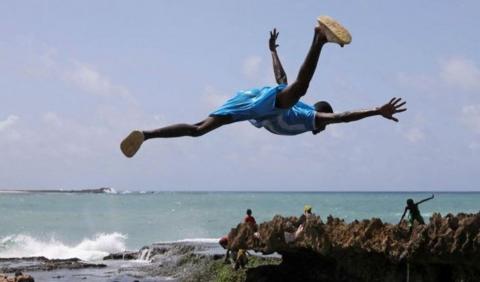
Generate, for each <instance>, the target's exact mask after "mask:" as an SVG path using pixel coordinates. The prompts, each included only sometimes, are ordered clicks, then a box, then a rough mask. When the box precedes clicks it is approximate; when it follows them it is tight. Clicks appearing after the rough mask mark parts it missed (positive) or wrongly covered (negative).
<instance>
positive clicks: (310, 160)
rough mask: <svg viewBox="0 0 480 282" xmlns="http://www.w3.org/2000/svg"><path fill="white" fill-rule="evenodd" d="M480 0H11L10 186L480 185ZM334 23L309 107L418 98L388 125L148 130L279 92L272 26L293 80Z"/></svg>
mask: <svg viewBox="0 0 480 282" xmlns="http://www.w3.org/2000/svg"><path fill="white" fill-rule="evenodd" d="M479 10H480V5H479V3H478V1H455V2H454V1H435V2H430V1H401V2H392V1H342V2H340V1H296V2H292V1H68V2H66V1H15V2H12V1H3V2H2V3H1V4H0V34H1V35H0V87H1V89H2V91H1V92H0V97H1V103H0V155H1V158H0V188H1V189H11V188H69V189H75V188H91V187H100V186H110V187H114V188H116V189H121V190H382V191H384V190H446V189H448V190H477V191H478V190H480V178H479V177H478V173H479V167H480V96H479V94H480V53H479V52H478V50H480V39H479V38H478V26H480V19H479V18H478V11H479ZM323 14H327V15H330V16H332V17H334V18H336V19H338V20H339V21H341V22H342V23H343V24H344V25H345V26H346V27H347V28H348V29H349V30H350V31H351V33H352V36H353V41H352V44H351V45H349V46H346V47H345V48H340V47H338V46H336V45H333V44H330V45H327V46H325V48H324V49H323V50H322V54H321V58H320V62H319V65H318V68H317V72H316V74H315V77H314V79H313V81H312V83H311V86H310V90H309V93H308V94H307V96H305V98H304V101H306V102H308V103H314V102H316V101H318V100H327V101H329V102H331V104H332V105H333V107H334V109H335V110H336V111H345V110H352V109H357V108H367V107H372V106H377V105H381V104H383V103H384V102H386V101H388V100H389V99H390V98H391V97H402V98H404V99H405V100H407V102H408V104H407V106H408V111H407V112H405V113H403V114H401V115H399V116H398V118H399V119H400V122H399V123H398V124H395V123H393V122H391V121H389V120H384V119H382V118H378V117H376V118H370V119H367V120H363V121H360V122H358V123H349V124H341V125H336V126H331V127H329V128H328V129H327V130H326V131H325V132H324V133H322V134H319V135H316V136H313V135H312V134H309V133H306V134H303V135H300V136H296V137H283V136H276V135H272V134H270V133H269V132H267V131H265V130H262V129H256V128H254V127H253V126H251V125H250V124H249V123H238V124H233V125H229V126H228V127H224V128H220V129H218V130H217V131H214V132H212V133H210V134H208V135H205V136H203V137H201V138H197V139H194V138H181V139H169V140H153V141H149V142H147V143H145V144H144V146H143V147H142V149H141V151H139V153H138V154H137V156H135V157H134V158H133V159H127V158H125V157H123V155H122V154H121V153H120V151H119V142H120V141H121V140H122V138H123V137H124V136H125V135H126V134H128V133H129V132H130V130H132V129H135V128H140V129H152V128H158V127H161V126H165V125H168V124H171V123H178V122H192V123H193V122H197V121H199V120H201V119H203V118H204V117H206V116H207V115H208V114H209V113H210V112H211V111H213V110H214V109H215V108H216V107H218V106H219V105H221V104H222V102H223V101H224V100H225V99H227V98H228V97H230V96H231V95H233V94H234V93H235V91H237V90H239V89H246V88H250V87H257V86H263V85H272V84H274V83H275V81H274V77H273V72H272V69H271V61H270V60H271V59H270V54H269V51H268V47H267V42H268V31H269V30H270V29H272V28H273V27H276V28H277V29H278V30H279V31H280V36H279V39H278V43H279V44H280V47H279V49H278V51H279V55H280V58H281V60H282V62H283V64H284V67H285V69H286V72H287V74H288V76H289V78H290V81H291V80H293V79H294V77H295V76H296V72H297V71H298V68H299V66H300V64H301V63H302V61H303V59H304V57H305V54H306V52H307V50H308V47H309V45H310V42H311V38H312V32H313V27H314V25H315V19H316V17H317V16H318V15H323Z"/></svg>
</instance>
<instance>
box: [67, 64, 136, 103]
mask: <svg viewBox="0 0 480 282" xmlns="http://www.w3.org/2000/svg"><path fill="white" fill-rule="evenodd" d="M62 72H63V78H64V79H65V80H66V81H68V82H70V83H72V84H73V85H75V86H77V87H79V88H80V89H83V90H84V91H86V92H89V93H92V94H96V95H112V96H117V95H118V96H122V97H128V96H129V91H128V89H127V88H125V87H123V86H121V85H116V84H113V83H112V82H111V81H110V79H109V78H108V77H107V76H106V75H104V74H101V73H100V72H99V71H97V70H96V69H95V68H94V67H93V66H91V65H87V64H84V63H80V62H74V63H73V65H72V66H70V67H69V68H68V69H65V70H62Z"/></svg>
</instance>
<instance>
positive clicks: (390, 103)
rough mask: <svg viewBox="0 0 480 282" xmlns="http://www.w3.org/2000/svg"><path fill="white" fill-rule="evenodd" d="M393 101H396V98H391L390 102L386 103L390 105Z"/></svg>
mask: <svg viewBox="0 0 480 282" xmlns="http://www.w3.org/2000/svg"><path fill="white" fill-rule="evenodd" d="M395 99H397V98H395V97H393V98H392V100H390V102H388V103H389V104H392V103H393V101H394V100H395Z"/></svg>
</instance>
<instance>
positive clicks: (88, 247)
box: [0, 192, 480, 260]
mask: <svg viewBox="0 0 480 282" xmlns="http://www.w3.org/2000/svg"><path fill="white" fill-rule="evenodd" d="M434 194H435V199H433V200H431V201H428V202H426V203H423V204H422V205H421V206H420V210H421V212H422V214H423V215H424V217H425V218H426V219H427V218H428V217H429V216H430V215H431V214H432V213H434V212H440V213H441V214H447V213H454V214H456V213H458V212H467V213H477V212H479V210H480V193H474V192H472V193H466V192H465V193H445V192H442V193H434ZM429 196H430V193H403V192H395V193H386V192H385V193H383V192H381V193H378V192H364V193H352V192H349V193H346V192H342V193H332V192H305V193H290V192H159V193H114V194H82V193H0V257H22V256H40V255H42V256H46V257H49V258H69V257H79V258H81V259H84V260H97V259H100V258H102V257H103V256H104V255H106V254H108V253H112V252H120V251H124V250H138V249H139V248H140V247H142V246H144V245H149V244H151V243H155V242H167V241H179V240H188V239H190V240H199V241H207V242H214V241H216V240H217V238H219V237H221V236H223V235H225V234H227V233H228V232H229V230H230V228H231V227H234V226H236V225H237V224H238V223H239V222H241V221H242V219H243V217H244V215H245V210H246V209H247V208H250V209H252V210H253V215H254V216H255V218H256V219H257V222H258V223H260V222H262V221H266V220H270V219H272V218H273V216H275V215H277V214H280V215H285V216H287V215H296V216H299V215H300V214H301V213H302V211H303V206H304V205H305V204H310V205H312V206H313V212H314V213H316V214H317V215H320V216H321V217H322V218H326V217H327V216H328V215H330V214H331V215H333V216H335V217H340V218H343V219H345V220H346V221H352V220H354V219H364V218H371V217H379V218H381V219H382V220H383V221H385V222H390V223H397V222H398V220H399V219H400V216H401V215H402V212H403V209H404V207H405V200H406V199H407V198H412V199H414V200H415V201H418V200H421V199H423V198H426V197H429Z"/></svg>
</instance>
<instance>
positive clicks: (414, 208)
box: [398, 194, 434, 228]
mask: <svg viewBox="0 0 480 282" xmlns="http://www.w3.org/2000/svg"><path fill="white" fill-rule="evenodd" d="M433 197H434V195H433V194H432V196H431V197H429V198H426V199H423V200H421V201H419V202H417V203H415V202H414V201H413V200H412V199H408V200H407V206H406V207H405V210H404V211H403V214H402V218H400V222H398V224H400V223H401V222H402V220H403V218H404V217H405V214H406V213H407V211H408V212H409V213H408V226H410V228H411V227H412V226H413V223H414V222H415V221H417V222H418V223H419V224H425V221H424V220H423V217H422V214H421V213H420V210H419V209H418V205H420V204H421V203H424V202H426V201H429V200H431V199H433Z"/></svg>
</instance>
